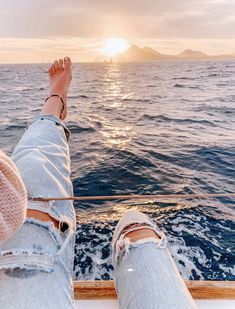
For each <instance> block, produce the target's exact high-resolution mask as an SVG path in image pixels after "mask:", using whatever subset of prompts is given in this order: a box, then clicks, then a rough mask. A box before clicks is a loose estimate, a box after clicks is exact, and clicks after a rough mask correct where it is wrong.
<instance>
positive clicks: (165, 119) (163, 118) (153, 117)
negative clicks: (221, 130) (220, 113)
mask: <svg viewBox="0 0 235 309" xmlns="http://www.w3.org/2000/svg"><path fill="white" fill-rule="evenodd" d="M138 120H139V121H144V120H151V121H159V122H176V123H179V124H194V123H196V124H203V125H205V126H211V127H215V126H216V124H215V123H214V122H212V121H209V120H205V119H202V120H197V119H192V118H183V119H181V118H172V117H167V116H164V115H148V114H144V115H142V116H141V118H139V119H138Z"/></svg>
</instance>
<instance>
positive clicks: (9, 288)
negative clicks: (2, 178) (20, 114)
mask: <svg viewBox="0 0 235 309" xmlns="http://www.w3.org/2000/svg"><path fill="white" fill-rule="evenodd" d="M49 73H50V91H49V95H51V94H57V95H59V96H60V97H61V98H62V100H63V101H64V103H65V105H66V104H67V101H66V97H67V90H68V86H69V83H70V81H71V61H70V59H68V58H66V59H65V60H64V61H61V60H60V61H58V62H57V61H56V62H54V64H53V65H52V66H51V68H50V70H49ZM62 106H63V104H62V102H61V99H60V98H59V97H51V98H50V99H49V100H47V102H46V103H45V104H44V106H43V109H42V112H41V114H40V115H39V116H37V117H36V118H35V119H34V120H33V122H32V123H31V124H30V126H29V127H28V129H27V130H26V132H25V133H24V135H23V137H22V138H21V140H20V142H19V143H18V145H17V146H16V148H15V150H14V152H13V154H12V159H13V160H14V161H15V163H16V165H17V167H18V169H19V172H20V174H21V177H22V179H23V181H24V183H25V186H26V189H27V193H28V197H29V198H34V197H51V196H52V197H66V196H71V195H73V189H72V183H71V180H70V156H69V148H68V143H67V137H68V133H69V131H68V130H67V128H66V126H65V125H64V123H63V121H62V120H63V119H64V118H65V116H66V112H67V106H65V109H64V110H63V112H62V113H61V111H62ZM59 118H61V119H59ZM27 216H28V219H27V220H26V222H25V224H24V225H23V227H22V228H21V229H20V230H19V231H18V232H17V233H16V235H15V236H14V237H13V238H12V239H11V240H10V241H8V242H6V243H4V244H3V245H2V246H0V304H1V305H3V306H4V305H5V307H6V308H9V309H11V308H15V307H17V308H19V309H21V308H22V309H23V308H24V309H28V308H35V309H37V308H51V309H52V308H62V307H63V308H66V309H67V308H68V309H69V308H72V307H73V285H72V269H73V255H74V250H73V246H74V234H75V228H76V220H75V212H74V208H73V203H72V202H71V201H55V202H53V203H41V202H40V203H39V202H28V211H27ZM6 257H7V258H6ZM12 295H14V297H12Z"/></svg>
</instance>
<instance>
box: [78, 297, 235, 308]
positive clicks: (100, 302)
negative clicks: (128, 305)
mask: <svg viewBox="0 0 235 309" xmlns="http://www.w3.org/2000/svg"><path fill="white" fill-rule="evenodd" d="M196 303H197V305H198V308H199V309H234V308H235V300H196ZM75 308H77V309H79V308H82V309H119V308H118V302H117V300H114V299H113V300H110V299H92V300H76V301H75Z"/></svg>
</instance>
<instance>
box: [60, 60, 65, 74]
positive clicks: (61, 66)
mask: <svg viewBox="0 0 235 309" xmlns="http://www.w3.org/2000/svg"><path fill="white" fill-rule="evenodd" d="M63 69H64V64H63V60H62V59H60V60H59V70H60V71H63Z"/></svg>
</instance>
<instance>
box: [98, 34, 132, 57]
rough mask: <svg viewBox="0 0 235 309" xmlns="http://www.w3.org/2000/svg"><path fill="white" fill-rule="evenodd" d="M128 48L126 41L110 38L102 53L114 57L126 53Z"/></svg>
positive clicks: (105, 43)
mask: <svg viewBox="0 0 235 309" xmlns="http://www.w3.org/2000/svg"><path fill="white" fill-rule="evenodd" d="M128 47H129V44H128V43H127V41H126V40H124V39H121V38H110V39H107V40H106V41H105V42H104V44H103V46H102V48H101V51H102V54H103V55H105V56H107V57H113V56H116V55H117V54H119V53H122V52H124V51H125V50H127V48H128Z"/></svg>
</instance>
